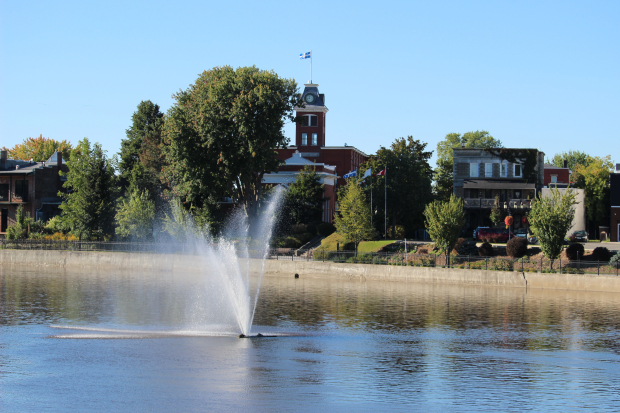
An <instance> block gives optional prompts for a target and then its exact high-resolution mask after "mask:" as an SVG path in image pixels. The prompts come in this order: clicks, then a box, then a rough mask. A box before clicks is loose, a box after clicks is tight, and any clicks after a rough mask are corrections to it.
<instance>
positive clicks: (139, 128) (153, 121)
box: [118, 100, 164, 199]
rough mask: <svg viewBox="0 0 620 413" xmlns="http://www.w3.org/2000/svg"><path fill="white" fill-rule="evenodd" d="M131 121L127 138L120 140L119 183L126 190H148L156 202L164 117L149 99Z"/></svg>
mask: <svg viewBox="0 0 620 413" xmlns="http://www.w3.org/2000/svg"><path fill="white" fill-rule="evenodd" d="M131 120H132V124H131V127H130V128H129V129H127V130H126V134H127V139H123V140H121V151H120V153H119V157H120V160H119V163H118V169H119V173H120V178H121V179H120V183H121V186H122V187H123V188H124V189H127V188H129V187H132V188H136V189H138V190H140V191H142V190H145V189H146V190H147V191H148V192H149V194H150V198H151V199H155V198H156V197H157V195H158V192H159V189H160V179H159V178H160V174H161V166H162V165H161V163H162V154H161V132H162V127H163V125H164V114H163V113H162V112H161V111H160V110H159V106H158V105H156V104H155V103H153V102H151V101H150V100H147V101H142V102H140V104H139V105H138V109H137V110H136V111H135V112H134V114H133V115H132V117H131ZM132 191H133V189H130V192H132Z"/></svg>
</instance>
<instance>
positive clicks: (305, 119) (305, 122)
mask: <svg viewBox="0 0 620 413" xmlns="http://www.w3.org/2000/svg"><path fill="white" fill-rule="evenodd" d="M318 124H319V123H318V120H317V117H316V115H303V116H302V117H301V126H318Z"/></svg>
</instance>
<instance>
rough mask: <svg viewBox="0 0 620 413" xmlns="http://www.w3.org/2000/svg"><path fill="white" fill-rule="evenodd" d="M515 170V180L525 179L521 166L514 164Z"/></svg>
mask: <svg viewBox="0 0 620 413" xmlns="http://www.w3.org/2000/svg"><path fill="white" fill-rule="evenodd" d="M514 167H515V170H514V177H515V178H522V177H523V168H521V164H518V163H516V164H514Z"/></svg>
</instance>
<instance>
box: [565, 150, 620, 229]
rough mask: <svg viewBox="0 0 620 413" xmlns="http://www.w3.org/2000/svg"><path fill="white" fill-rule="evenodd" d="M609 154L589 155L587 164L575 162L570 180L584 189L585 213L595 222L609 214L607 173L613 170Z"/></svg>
mask: <svg viewBox="0 0 620 413" xmlns="http://www.w3.org/2000/svg"><path fill="white" fill-rule="evenodd" d="M613 166H614V165H613V162H612V161H611V156H609V155H608V156H606V157H604V158H600V157H598V156H596V157H590V158H589V162H588V163H587V165H585V164H583V165H582V164H577V165H576V167H575V169H574V171H573V174H572V177H571V181H573V182H574V184H575V187H577V188H581V189H584V190H585V193H586V201H585V203H586V215H587V217H588V220H590V221H592V222H594V223H595V224H601V223H604V222H607V220H608V216H609V195H610V194H609V179H610V178H609V175H610V173H611V171H612V170H613V169H612V168H613Z"/></svg>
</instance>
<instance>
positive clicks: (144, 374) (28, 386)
mask: <svg viewBox="0 0 620 413" xmlns="http://www.w3.org/2000/svg"><path fill="white" fill-rule="evenodd" d="M202 288H205V287H204V281H203V280H202V279H201V277H200V276H198V275H186V276H181V275H178V274H163V273H140V272H122V271H115V272H97V271H90V270H89V271H65V270H50V269H26V270H25V269H16V268H14V267H13V268H10V267H9V268H8V269H7V268H4V269H1V270H0V411H3V412H42V411H50V412H55V411H63V412H64V411H80V412H89V411H93V412H102V411H106V412H115V411H122V412H127V411H131V412H142V411H144V412H159V411H161V412H169V411H179V412H202V411H259V412H263V411H265V412H267V411H269V412H274V411H309V412H310V411H312V412H315V411H320V410H322V411H343V412H346V411H373V412H374V411H412V410H413V411H418V410H424V411H425V412H435V411H437V412H441V411H528V410H529V411H571V410H581V409H588V410H592V411H614V410H615V411H618V409H620V364H619V362H620V328H619V327H620V294H611V293H580V292H568V291H545V290H529V291H526V290H524V289H516V288H514V289H513V288H493V287H475V286H457V285H439V284H417V283H404V282H360V281H355V280H339V279H335V280H325V279H312V278H305V277H302V278H300V279H294V278H292V277H291V278H283V277H265V278H264V279H263V285H262V289H261V294H260V299H259V301H258V306H257V309H256V311H257V312H256V317H255V320H254V326H253V329H252V333H254V334H255V333H263V334H269V335H275V336H276V337H264V338H254V339H239V338H237V337H234V336H213V335H210V333H207V331H211V330H212V328H211V327H209V328H206V327H205V324H204V323H206V322H205V320H207V319H208V316H206V315H204V314H200V312H201V308H202V307H201V306H200V300H201V297H204V296H203V295H202V294H200V293H197V292H199V291H200V290H201V289H202ZM207 296H208V295H207ZM209 322H210V323H211V322H212V320H211V321H209Z"/></svg>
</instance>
